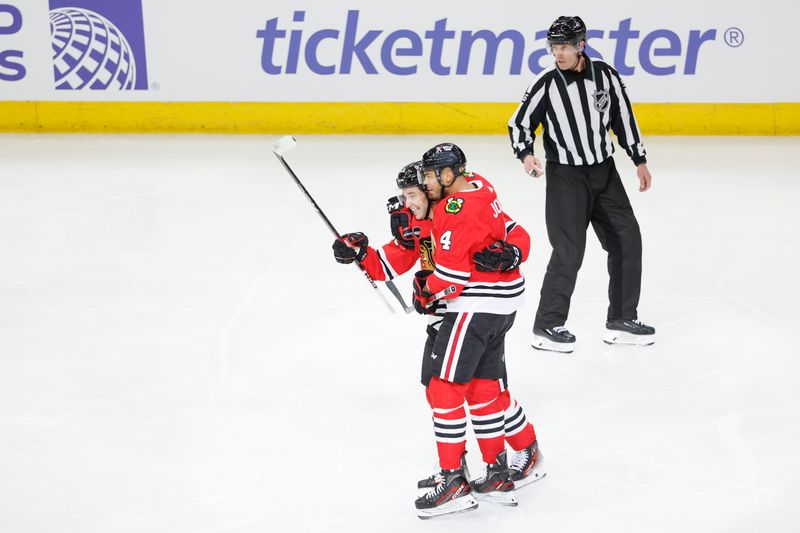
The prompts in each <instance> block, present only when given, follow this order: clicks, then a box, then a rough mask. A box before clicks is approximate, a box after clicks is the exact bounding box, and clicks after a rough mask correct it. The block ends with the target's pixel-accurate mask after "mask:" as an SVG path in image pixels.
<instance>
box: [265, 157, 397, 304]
mask: <svg viewBox="0 0 800 533" xmlns="http://www.w3.org/2000/svg"><path fill="white" fill-rule="evenodd" d="M272 153H274V154H275V157H277V158H278V161H280V162H281V164H282V165H283V168H284V169H286V172H287V173H288V174H289V176H291V178H292V179H293V180H294V182H295V184H296V185H297V186H298V187H299V188H300V190H301V191H302V192H303V194H304V195H305V197H306V199H307V200H308V201H309V202H310V203H311V205H312V206H313V207H314V210H315V211H316V212H317V214H318V215H319V216H320V218H322V220H323V222H325V225H326V226H328V229H329V230H330V231H331V233H333V235H334V237H336V238H337V239H341V237H342V236H341V234H340V233H339V232H338V231H337V230H336V228H335V227H334V226H333V223H332V222H331V221H330V219H329V218H328V217H327V215H325V212H324V211H323V210H322V208H321V207H320V206H319V204H318V203H317V202H316V200H314V197H313V196H311V193H309V192H308V189H306V187H305V185H303V182H301V181H300V178H298V177H297V174H295V173H294V170H292V167H290V166H289V163H287V162H286V159H284V158H283V156H282V155H281V154H279V153H277V152H275V151H274V150H273V152H272ZM354 263H355V264H356V266H357V267H358V269H359V270H360V271H361V272H362V273H363V274H364V277H365V278H366V279H367V281H368V282H369V284H370V285H372V288H373V289H375V291H376V292H377V293H378V295H379V297H380V299H381V300H382V301H383V303H384V304H385V305H386V307H388V308H389V310H390V311H391V312H392V313H394V308H393V307H392V305H391V304H390V303H389V301H388V300H387V299H386V297H385V296H384V295H383V293H382V292H381V291H380V290H379V289H378V285H376V284H375V280H373V279H372V276H370V275H369V272H367V271H366V269H364V267H363V266H362V265H361V263H359V262H358V261H354ZM389 283H391V282H390V281H387V285H388V284H389ZM392 288H393V289H394V291H392V293H393V294H394V295H395V297H397V298H398V300H400V302H401V304H402V305H403V310H405V309H406V304H405V302H404V301H403V300H402V297H401V296H400V293H399V291H397V287H395V286H394V284H393V283H392V284H391V286H390V290H391V289H392ZM406 312H408V311H406Z"/></svg>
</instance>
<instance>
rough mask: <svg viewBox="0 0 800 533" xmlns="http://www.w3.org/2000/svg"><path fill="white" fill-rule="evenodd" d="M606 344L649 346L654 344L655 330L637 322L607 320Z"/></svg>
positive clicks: (604, 340) (604, 339)
mask: <svg viewBox="0 0 800 533" xmlns="http://www.w3.org/2000/svg"><path fill="white" fill-rule="evenodd" d="M603 342H605V343H606V344H628V345H633V346H650V345H651V344H653V343H654V342H656V328H654V327H651V326H648V325H646V324H643V323H641V322H639V321H638V320H622V319H617V320H609V321H607V322H606V335H605V337H603Z"/></svg>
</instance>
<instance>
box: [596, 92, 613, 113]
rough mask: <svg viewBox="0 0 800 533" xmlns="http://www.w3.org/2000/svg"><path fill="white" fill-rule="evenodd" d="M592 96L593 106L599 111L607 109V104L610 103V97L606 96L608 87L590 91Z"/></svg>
mask: <svg viewBox="0 0 800 533" xmlns="http://www.w3.org/2000/svg"><path fill="white" fill-rule="evenodd" d="M592 97H593V98H594V108H595V109H597V110H598V111H599V112H600V113H605V112H606V111H608V106H609V105H611V98H610V97H609V96H608V89H600V90H598V91H595V92H594V93H592Z"/></svg>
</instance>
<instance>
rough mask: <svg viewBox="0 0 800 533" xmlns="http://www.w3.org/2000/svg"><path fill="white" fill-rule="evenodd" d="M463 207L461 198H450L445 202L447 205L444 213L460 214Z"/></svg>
mask: <svg viewBox="0 0 800 533" xmlns="http://www.w3.org/2000/svg"><path fill="white" fill-rule="evenodd" d="M463 207H464V199H463V198H450V199H448V200H447V203H446V204H445V206H444V210H445V212H446V213H450V214H452V215H457V214H458V213H460V212H461V209H462V208H463Z"/></svg>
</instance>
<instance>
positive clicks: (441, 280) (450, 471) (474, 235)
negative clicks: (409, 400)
mask: <svg viewBox="0 0 800 533" xmlns="http://www.w3.org/2000/svg"><path fill="white" fill-rule="evenodd" d="M465 165H466V157H465V156H464V154H463V152H462V151H461V149H460V148H458V146H456V145H454V144H450V143H445V144H440V145H437V146H435V147H433V148H432V149H430V150H429V151H428V152H426V153H425V155H424V156H423V159H422V166H423V171H424V185H425V187H426V190H427V194H428V198H429V199H430V200H431V201H434V202H436V207H435V208H434V210H433V227H432V229H431V238H432V241H433V244H434V262H435V266H434V270H433V272H430V271H420V272H417V274H416V275H415V279H414V299H415V302H414V303H415V308H416V309H417V310H418V311H420V312H431V310H432V309H435V308H436V306H437V305H438V304H440V303H441V302H446V303H447V311H446V313H445V316H444V318H443V320H442V323H441V325H440V328H439V332H438V335H437V337H436V340H435V342H434V345H433V351H432V352H431V356H430V357H431V359H432V361H431V363H430V365H428V367H427V373H426V375H425V376H424V379H423V383H424V384H425V385H426V386H427V391H426V392H427V398H428V402H429V403H430V405H431V408H432V410H433V422H434V433H435V435H436V443H437V449H438V452H439V464H440V467H441V469H442V470H441V473H440V477H439V480H440V481H439V483H438V485H437V487H436V488H434V489H432V490H431V491H430V492H429V493H428V494H426V495H425V496H423V497H421V498H419V499H418V500H417V502H416V505H417V508H418V509H420V510H428V511H429V512H431V513H433V512H435V511H437V510H438V511H439V512H440V513H444V512H457V511H458V510H462V509H459V507H460V504H459V503H458V498H452V497H450V498H448V497H447V496H448V495H449V494H457V493H458V492H459V491H462V490H463V486H464V483H465V480H466V472H464V469H463V464H462V461H461V458H462V457H463V455H464V453H465V450H466V433H465V431H464V428H465V426H466V418H467V414H466V411H465V410H464V402H465V400H466V403H467V405H468V408H469V414H470V418H471V420H472V424H473V426H474V428H475V433H476V437H477V440H478V445H479V447H480V449H481V454H482V456H483V460H484V462H485V463H486V474H485V475H484V476H483V477H481V478H479V479H476V480H473V481H472V482H470V488H471V489H472V491H473V492H474V493H475V494H476V495H478V497H482V498H485V499H487V500H493V501H496V502H499V503H504V504H507V505H516V499H515V497H514V495H513V490H514V480H513V478H512V474H513V473H514V472H513V471H512V470H509V468H508V463H507V459H506V452H505V440H504V439H505V427H506V426H505V409H504V407H503V401H502V399H501V393H502V389H503V385H502V383H503V381H502V380H503V378H505V353H504V343H505V334H506V332H508V330H509V329H510V328H511V326H512V325H513V323H514V318H515V315H516V310H517V308H518V307H519V305H520V304H521V301H522V294H523V292H524V290H525V280H524V278H523V277H522V275H521V273H520V272H519V270H518V269H517V268H516V267H517V266H518V265H519V263H520V262H521V261H522V260H523V259H524V258H525V256H526V255H527V252H528V248H529V242H526V243H525V245H524V247H523V248H524V249H521V248H520V247H518V246H515V245H514V244H511V243H509V240H512V239H513V234H514V233H515V228H516V227H517V224H516V223H515V222H514V221H513V220H512V219H511V218H510V217H508V215H507V214H506V213H504V212H503V209H502V207H501V206H500V203H499V201H498V199H497V195H496V193H495V191H494V188H493V187H492V185H491V184H490V183H489V182H488V181H487V180H486V179H484V178H482V177H481V176H478V175H477V174H466V173H465ZM526 237H527V234H526ZM500 263H502V264H503V267H505V268H487V264H500ZM537 455H538V450H537V449H536V447H535V443H534V447H533V448H531V450H530V453H529V456H530V459H531V463H532V464H533V465H535V463H536V459H537ZM530 466H532V465H530ZM447 506H452V507H453V509H454V510H450V509H449V508H447Z"/></svg>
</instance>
